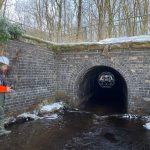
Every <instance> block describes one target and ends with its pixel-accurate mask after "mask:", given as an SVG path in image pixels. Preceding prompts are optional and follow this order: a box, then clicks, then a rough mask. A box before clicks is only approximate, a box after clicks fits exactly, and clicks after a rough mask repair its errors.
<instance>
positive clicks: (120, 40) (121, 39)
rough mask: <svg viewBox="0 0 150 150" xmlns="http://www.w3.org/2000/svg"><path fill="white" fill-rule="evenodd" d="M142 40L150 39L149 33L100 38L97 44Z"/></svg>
mask: <svg viewBox="0 0 150 150" xmlns="http://www.w3.org/2000/svg"><path fill="white" fill-rule="evenodd" d="M144 41H150V35H141V36H131V37H127V36H126V37H118V38H108V39H104V40H101V41H99V42H98V43H99V44H115V43H126V42H144Z"/></svg>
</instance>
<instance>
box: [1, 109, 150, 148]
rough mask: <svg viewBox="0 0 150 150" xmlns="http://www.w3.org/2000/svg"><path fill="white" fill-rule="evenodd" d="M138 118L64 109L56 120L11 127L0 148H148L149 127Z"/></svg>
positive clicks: (31, 122) (149, 146)
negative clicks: (146, 127) (145, 126)
mask: <svg viewBox="0 0 150 150" xmlns="http://www.w3.org/2000/svg"><path fill="white" fill-rule="evenodd" d="M143 124H144V122H143V121H142V120H141V119H140V118H137V119H135V118H133V119H127V118H122V117H121V115H119V116H115V115H113V116H112V115H109V116H101V115H99V114H96V113H88V112H84V111H65V112H61V113H59V114H58V118H57V119H48V118H44V119H40V120H36V121H30V122H26V123H24V124H20V125H13V126H11V131H12V133H11V134H9V135H7V136H1V137H0V150H150V130H147V129H145V128H144V127H143V126H142V125H143Z"/></svg>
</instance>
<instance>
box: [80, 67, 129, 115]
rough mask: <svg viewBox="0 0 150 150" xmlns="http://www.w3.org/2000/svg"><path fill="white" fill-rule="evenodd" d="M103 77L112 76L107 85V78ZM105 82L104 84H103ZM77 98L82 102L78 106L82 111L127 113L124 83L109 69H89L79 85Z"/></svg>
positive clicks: (121, 78) (113, 70)
mask: <svg viewBox="0 0 150 150" xmlns="http://www.w3.org/2000/svg"><path fill="white" fill-rule="evenodd" d="M104 75H109V76H112V77H111V78H110V79H111V80H109V81H110V82H109V83H107V78H105V79H104V78H103V77H104ZM105 77H107V76H105ZM101 79H102V84H101ZM103 79H104V80H103ZM105 82H106V84H103V83H105ZM105 85H107V86H105ZM78 96H79V99H80V100H81V101H82V103H81V104H80V108H82V109H86V110H91V111H95V110H98V111H103V112H105V113H107V112H108V113H126V112H127V85H126V82H125V80H124V78H123V77H122V75H121V74H120V73H119V72H118V71H116V70H115V69H113V68H111V67H107V66H96V67H93V68H91V69H90V70H89V71H88V72H87V73H86V74H85V75H84V77H83V78H82V80H81V82H80V84H79V89H78Z"/></svg>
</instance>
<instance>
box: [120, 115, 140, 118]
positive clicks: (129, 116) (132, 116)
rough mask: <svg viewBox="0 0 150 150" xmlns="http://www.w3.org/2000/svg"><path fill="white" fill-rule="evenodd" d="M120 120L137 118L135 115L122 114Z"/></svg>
mask: <svg viewBox="0 0 150 150" xmlns="http://www.w3.org/2000/svg"><path fill="white" fill-rule="evenodd" d="M122 118H127V119H137V118H138V116H137V115H133V114H124V115H123V116H122Z"/></svg>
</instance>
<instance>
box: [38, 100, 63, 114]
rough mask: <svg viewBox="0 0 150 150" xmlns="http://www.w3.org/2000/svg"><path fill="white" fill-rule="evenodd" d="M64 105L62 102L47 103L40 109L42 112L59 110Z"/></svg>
mask: <svg viewBox="0 0 150 150" xmlns="http://www.w3.org/2000/svg"><path fill="white" fill-rule="evenodd" d="M63 107H64V105H63V103H62V102H56V103H53V104H49V105H45V106H43V107H42V108H41V109H40V112H42V113H43V112H53V111H55V110H59V109H60V108H63Z"/></svg>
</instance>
